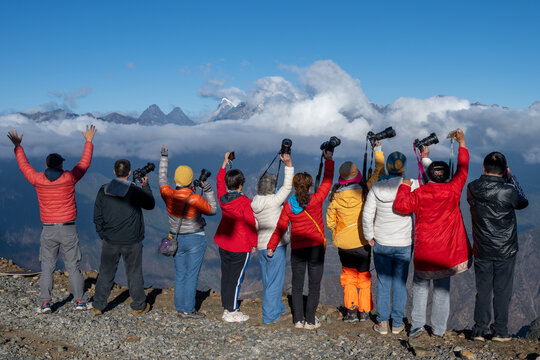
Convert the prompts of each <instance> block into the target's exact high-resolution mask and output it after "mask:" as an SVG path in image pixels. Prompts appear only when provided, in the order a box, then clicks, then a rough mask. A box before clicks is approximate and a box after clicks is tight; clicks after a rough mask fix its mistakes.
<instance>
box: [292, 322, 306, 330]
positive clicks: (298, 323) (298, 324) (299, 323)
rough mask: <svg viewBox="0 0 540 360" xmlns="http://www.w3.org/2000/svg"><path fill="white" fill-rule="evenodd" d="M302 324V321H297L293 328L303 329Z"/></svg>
mask: <svg viewBox="0 0 540 360" xmlns="http://www.w3.org/2000/svg"><path fill="white" fill-rule="evenodd" d="M304 325H305V324H304V322H303V321H297V322H295V323H294V327H295V328H297V329H303V328H304Z"/></svg>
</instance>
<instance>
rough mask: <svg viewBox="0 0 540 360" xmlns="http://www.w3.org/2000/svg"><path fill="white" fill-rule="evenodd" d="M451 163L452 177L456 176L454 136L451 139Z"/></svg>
mask: <svg viewBox="0 0 540 360" xmlns="http://www.w3.org/2000/svg"><path fill="white" fill-rule="evenodd" d="M448 165H450V179H451V178H453V177H454V138H451V139H450V159H449V160H448Z"/></svg>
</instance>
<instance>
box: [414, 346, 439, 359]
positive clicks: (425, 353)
mask: <svg viewBox="0 0 540 360" xmlns="http://www.w3.org/2000/svg"><path fill="white" fill-rule="evenodd" d="M414 354H415V355H416V356H418V357H426V358H432V357H434V356H435V353H434V352H433V351H431V350H428V349H426V348H423V347H420V346H417V347H415V348H414Z"/></svg>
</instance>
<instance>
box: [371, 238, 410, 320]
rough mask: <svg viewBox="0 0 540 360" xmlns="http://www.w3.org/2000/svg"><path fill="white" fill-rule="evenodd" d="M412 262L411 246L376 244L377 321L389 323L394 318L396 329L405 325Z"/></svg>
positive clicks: (374, 248) (374, 251)
mask: <svg viewBox="0 0 540 360" xmlns="http://www.w3.org/2000/svg"><path fill="white" fill-rule="evenodd" d="M410 261H411V246H384V245H380V244H378V243H377V242H375V246H374V247H373V262H374V263H375V270H377V313H379V315H378V316H377V320H378V321H388V320H389V319H390V317H392V327H396V328H397V327H400V326H401V324H402V323H403V316H404V311H405V304H406V303H407V289H406V285H407V277H408V275H409V262H410ZM390 289H391V290H392V307H391V308H390ZM390 309H391V310H392V312H391V313H390Z"/></svg>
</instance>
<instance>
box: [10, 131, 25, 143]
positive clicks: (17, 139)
mask: <svg viewBox="0 0 540 360" xmlns="http://www.w3.org/2000/svg"><path fill="white" fill-rule="evenodd" d="M7 137H8V138H9V140H11V142H12V143H13V145H15V147H17V146H19V145H21V141H22V138H23V134H22V133H21V136H19V135H18V134H17V130H11V131H8V134H7Z"/></svg>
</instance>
